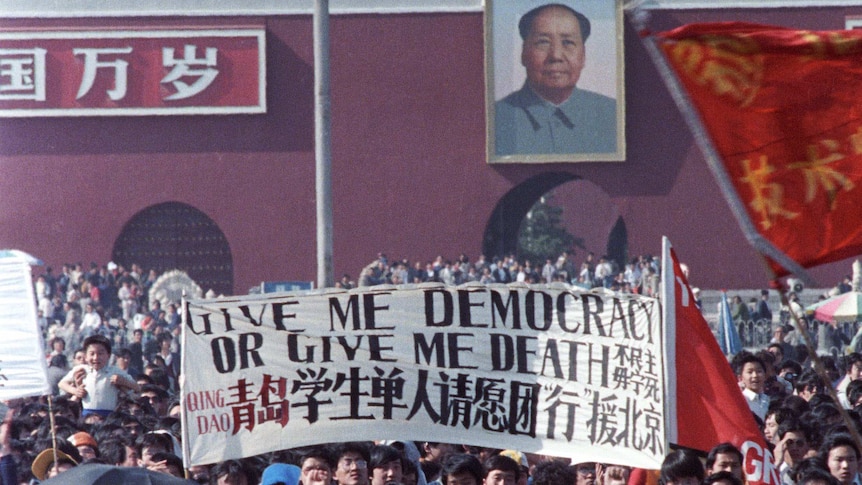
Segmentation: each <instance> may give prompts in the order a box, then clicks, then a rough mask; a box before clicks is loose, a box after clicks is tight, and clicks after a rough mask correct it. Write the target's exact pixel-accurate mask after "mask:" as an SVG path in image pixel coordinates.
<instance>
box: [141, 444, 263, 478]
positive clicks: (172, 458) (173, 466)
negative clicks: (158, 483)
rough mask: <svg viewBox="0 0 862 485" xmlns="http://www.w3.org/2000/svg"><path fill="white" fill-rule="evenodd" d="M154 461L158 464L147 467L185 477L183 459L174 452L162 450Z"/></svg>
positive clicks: (154, 457)
mask: <svg viewBox="0 0 862 485" xmlns="http://www.w3.org/2000/svg"><path fill="white" fill-rule="evenodd" d="M152 463H157V464H158V465H156V466H153V465H152V464H151V465H150V466H149V467H147V468H149V469H150V470H153V471H157V472H161V473H167V474H168V475H173V476H175V477H177V478H185V477H186V472H185V468H183V460H182V458H180V457H178V456H177V455H175V454H173V453H167V452H164V451H161V452H159V453H156V454H155V455H153V458H152ZM250 485H252V484H250Z"/></svg>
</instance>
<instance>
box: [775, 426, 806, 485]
mask: <svg viewBox="0 0 862 485" xmlns="http://www.w3.org/2000/svg"><path fill="white" fill-rule="evenodd" d="M808 450H809V446H808V430H806V429H805V426H804V425H803V424H802V423H801V422H799V420H797V419H796V418H788V419H785V420H783V421H782V422H781V424H779V425H778V444H777V445H775V461H776V463H775V464H776V466H778V471H779V473H780V474H781V478H782V481H784V480H787V481H786V482H785V483H793V481H792V480H791V477H790V475H791V472H792V470H793V467H795V466H796V465H797V464H798V463H799V462H800V461H802V459H803V458H805V454H806V453H808Z"/></svg>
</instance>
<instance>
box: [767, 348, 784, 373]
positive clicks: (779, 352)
mask: <svg viewBox="0 0 862 485" xmlns="http://www.w3.org/2000/svg"><path fill="white" fill-rule="evenodd" d="M766 351H767V352H769V353H770V354H772V356H773V357H774V363H775V366H776V367H778V366H780V365H781V363H782V362H784V348H783V347H782V346H781V344H780V343H778V342H772V343H771V344H769V345H767V346H766Z"/></svg>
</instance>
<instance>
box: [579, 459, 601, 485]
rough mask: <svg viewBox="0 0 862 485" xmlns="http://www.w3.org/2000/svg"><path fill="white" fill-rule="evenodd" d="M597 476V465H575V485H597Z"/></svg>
mask: <svg viewBox="0 0 862 485" xmlns="http://www.w3.org/2000/svg"><path fill="white" fill-rule="evenodd" d="M597 476H598V473H597V470H596V464H595V463H593V462H585V463H578V464H577V465H575V485H596V477H597Z"/></svg>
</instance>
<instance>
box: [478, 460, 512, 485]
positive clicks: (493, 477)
mask: <svg viewBox="0 0 862 485" xmlns="http://www.w3.org/2000/svg"><path fill="white" fill-rule="evenodd" d="M520 478H521V466H520V465H519V464H518V463H516V462H515V460H513V459H511V458H509V457H508V456H504V455H494V456H492V457H491V458H488V459H487V460H485V478H484V480H483V481H482V484H483V485H515V484H516V483H518V480H519V479H520Z"/></svg>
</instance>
